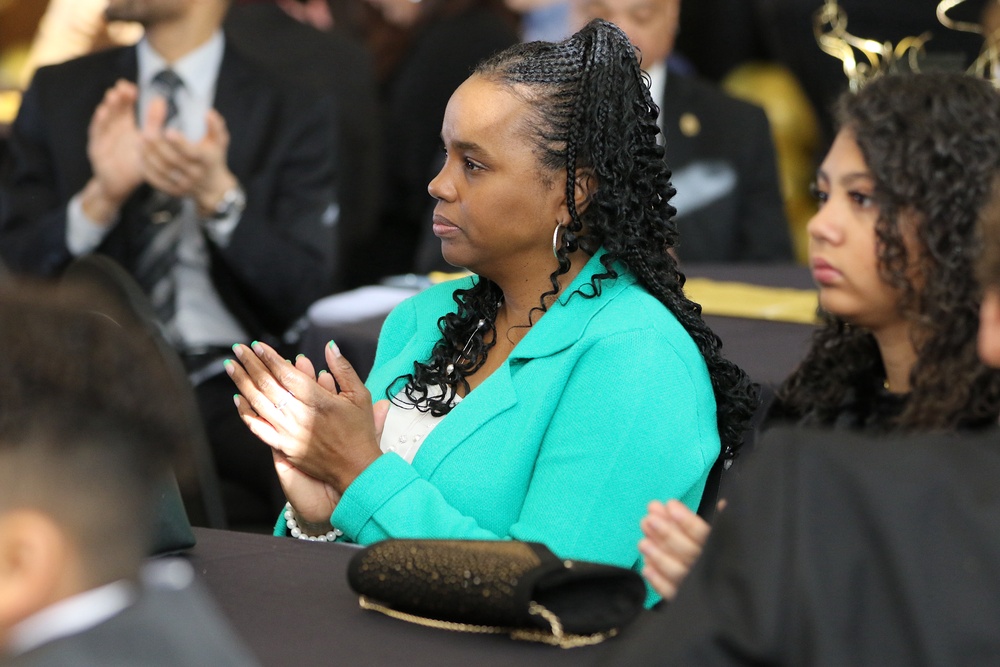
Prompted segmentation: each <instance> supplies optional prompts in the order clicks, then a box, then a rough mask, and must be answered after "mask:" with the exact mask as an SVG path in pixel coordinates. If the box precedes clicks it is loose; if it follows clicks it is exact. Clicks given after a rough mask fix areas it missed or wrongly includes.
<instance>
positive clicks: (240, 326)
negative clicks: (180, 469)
mask: <svg viewBox="0 0 1000 667" xmlns="http://www.w3.org/2000/svg"><path fill="white" fill-rule="evenodd" d="M227 7H228V2H227V0H111V2H110V3H109V6H108V10H107V16H108V18H109V19H115V20H134V21H138V22H140V23H142V24H143V26H144V27H145V31H146V36H145V38H144V39H143V40H142V41H141V42H140V43H139V44H138V45H137V46H135V47H129V48H124V49H115V50H110V51H105V52H101V53H98V54H95V55H91V56H87V57H84V58H79V59H77V60H73V61H70V62H67V63H63V64H61V65H55V66H52V67H47V68H42V69H41V70H39V71H38V72H37V73H36V75H35V78H34V80H33V82H32V84H31V86H30V88H29V89H28V91H27V92H26V93H25V96H24V100H23V103H22V107H21V110H20V113H19V114H18V118H17V120H16V121H15V123H14V126H13V130H12V134H11V137H10V159H9V160H8V165H7V168H6V171H5V174H4V177H3V181H2V184H3V188H2V191H0V199H2V200H3V203H2V204H0V211H2V215H3V217H2V219H0V256H2V258H3V260H4V261H5V262H6V263H7V264H8V266H9V267H10V269H11V270H12V271H14V272H18V273H28V274H34V275H40V276H56V275H58V274H59V273H60V272H61V271H62V269H63V268H64V267H65V266H66V265H67V264H68V263H69V262H70V261H71V260H72V259H73V258H74V257H75V256H78V255H82V254H86V253H90V252H98V253H103V254H106V255H108V256H110V257H111V258H113V259H115V260H117V261H118V262H119V263H121V264H122V265H123V266H124V267H125V268H126V269H127V270H128V271H129V272H130V273H131V274H132V275H133V276H134V277H135V278H136V280H137V281H138V282H139V284H140V285H142V286H143V288H144V289H145V290H146V291H147V293H149V295H150V297H151V300H152V302H153V306H154V308H155V310H156V312H157V314H158V316H159V317H160V320H161V323H162V324H163V326H164V332H165V334H166V335H167V336H168V337H169V338H170V340H171V342H172V343H173V344H174V346H175V347H176V349H177V350H178V352H179V353H180V354H181V357H182V358H183V359H184V361H185V363H186V364H187V366H188V368H189V371H190V372H191V373H192V377H193V381H194V383H195V384H196V385H197V391H198V398H199V404H200V406H201V407H202V413H203V417H204V421H205V424H206V425H207V426H208V427H209V438H210V441H211V442H212V444H213V447H215V451H216V463H217V467H218V469H219V472H220V475H221V476H222V477H223V478H224V479H228V480H231V481H232V482H233V486H232V487H231V488H233V490H234V493H236V494H237V495H236V496H234V497H233V498H232V500H231V501H230V502H229V503H228V504H229V505H230V507H231V508H233V509H234V510H235V509H244V508H249V507H251V506H252V505H253V504H254V503H257V504H259V505H260V506H261V509H260V512H259V513H258V514H257V518H258V519H260V520H263V517H264V516H269V515H270V514H271V513H273V511H274V507H273V506H274V503H275V501H276V498H274V497H273V496H274V495H276V493H275V492H276V490H277V485H276V482H275V475H274V472H273V466H272V463H271V457H270V454H269V452H268V451H267V450H266V448H263V447H261V446H260V444H259V443H258V442H256V441H255V439H254V438H252V436H248V434H247V429H246V428H245V427H244V426H243V425H242V424H241V423H240V422H239V419H238V418H237V417H236V412H235V410H234V409H233V407H232V405H231V396H232V387H231V386H230V383H229V381H228V378H227V377H226V376H225V374H224V373H221V360H222V357H223V356H224V354H225V353H227V352H228V350H229V346H230V345H232V344H233V343H234V342H237V341H244V342H246V341H250V340H254V339H261V340H272V341H275V342H282V341H285V340H288V338H289V336H291V335H292V333H293V332H294V330H293V325H294V324H295V323H296V321H297V320H298V319H299V318H300V317H301V316H302V315H303V313H304V312H305V310H306V308H307V306H308V305H309V304H310V303H312V302H313V301H314V300H316V299H317V298H319V297H320V296H323V295H325V294H327V293H328V292H329V291H330V289H331V275H332V273H333V256H334V252H335V249H334V235H335V225H336V222H337V205H336V201H335V195H334V190H335V183H334V175H333V164H334V154H333V144H334V139H333V131H332V129H331V127H330V123H329V113H328V112H327V107H326V105H325V104H323V103H321V102H320V101H318V100H314V99H313V98H312V97H310V96H307V95H304V94H300V93H298V92H295V91H294V90H293V89H291V88H289V87H287V86H285V85H284V84H281V83H279V82H277V81H275V80H273V79H270V78H269V77H267V76H266V75H264V74H263V73H262V72H261V70H259V69H257V68H256V67H254V66H253V65H251V64H250V63H248V62H247V61H246V60H244V59H243V58H242V57H240V56H239V55H238V54H236V53H235V52H234V51H233V50H232V49H230V48H228V47H227V46H226V45H225V38H224V37H223V34H222V32H221V31H220V30H219V26H220V24H221V22H222V19H223V16H224V14H225V12H226V9H227ZM279 505H280V503H279ZM264 508H266V509H264Z"/></svg>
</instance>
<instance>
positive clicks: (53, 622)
mask: <svg viewBox="0 0 1000 667" xmlns="http://www.w3.org/2000/svg"><path fill="white" fill-rule="evenodd" d="M136 597H137V594H136V589H135V586H134V585H133V584H132V583H131V582H128V581H125V580H121V581H114V582H112V583H110V584H106V585H104V586H99V587H98V588H93V589H91V590H89V591H86V592H83V593H80V594H78V595H74V596H72V597H69V598H66V599H65V600H60V601H59V602H56V603H55V604H53V605H50V606H48V607H46V608H45V609H43V610H41V611H40V612H38V613H36V614H33V615H32V616H29V617H28V618H26V619H24V620H23V621H21V622H20V623H18V624H17V625H15V626H14V627H12V628H11V629H10V635H9V642H8V645H7V651H8V652H9V654H10V655H20V654H22V653H27V652H28V651H31V650H33V649H35V648H38V647H39V646H41V645H43V644H47V643H49V642H52V641H55V640H56V639H60V638H62V637H67V636H69V635H75V634H79V633H81V632H84V631H86V630H89V629H91V628H93V627H95V626H97V625H100V624H101V623H103V622H105V621H106V620H108V619H109V618H111V617H112V616H115V615H116V614H119V613H120V612H121V611H123V610H124V609H125V608H126V607H128V606H129V605H131V604H132V603H133V602H135V600H136Z"/></svg>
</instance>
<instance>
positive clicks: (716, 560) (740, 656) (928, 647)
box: [607, 430, 1000, 667]
mask: <svg viewBox="0 0 1000 667" xmlns="http://www.w3.org/2000/svg"><path fill="white" fill-rule="evenodd" d="M998 438H1000V434H998V433H997V431H996V430H992V431H989V432H987V433H983V434H979V435H976V436H954V435H951V436H948V435H938V436H921V437H917V436H913V437H906V438H868V437H862V436H858V435H851V434H847V433H845V432H840V431H828V432H819V431H806V430H796V431H785V430H776V431H773V432H771V433H769V434H768V435H767V436H766V438H765V442H764V443H763V445H762V447H761V451H760V452H758V453H757V454H756V455H755V457H756V458H755V459H754V460H753V461H752V462H751V464H750V467H749V468H748V469H747V471H746V472H745V474H744V476H743V477H742V478H740V479H739V480H738V483H737V489H736V491H735V492H734V493H733V494H732V496H731V498H730V506H729V507H728V508H727V509H726V511H725V512H722V513H721V514H720V515H719V518H718V519H717V521H716V524H715V527H714V529H713V531H712V534H711V535H710V537H709V539H708V542H707V543H706V545H705V551H704V553H703V554H702V556H701V558H700V560H699V561H698V562H697V563H696V564H695V566H694V568H693V569H692V571H691V574H690V575H689V577H688V579H687V580H686V581H685V583H684V585H683V586H682V587H681V589H680V591H679V593H678V595H677V597H676V599H675V600H674V601H673V602H672V603H671V604H670V605H669V606H667V607H665V608H663V610H662V611H661V612H658V613H655V614H648V615H646V616H644V617H642V618H641V619H640V621H639V622H638V623H637V624H636V625H634V626H632V627H630V628H628V629H627V631H626V632H625V633H624V634H623V636H622V637H621V638H620V639H617V640H616V642H618V649H617V650H616V651H615V652H614V653H613V654H612V655H611V656H609V657H610V659H609V660H608V662H607V664H609V665H635V666H637V667H641V666H643V665H830V666H831V667H833V666H836V667H840V666H842V665H879V666H887V665H888V666H893V665H900V666H902V665H906V666H914V665H969V666H973V665H977V666H978V665H988V664H996V662H997V658H998V656H1000V635H998V634H997V632H996V628H997V627H1000V486H998V485H997V483H996V480H997V478H998V477H1000V447H998V444H1000V443H998Z"/></svg>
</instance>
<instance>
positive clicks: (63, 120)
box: [0, 47, 334, 337]
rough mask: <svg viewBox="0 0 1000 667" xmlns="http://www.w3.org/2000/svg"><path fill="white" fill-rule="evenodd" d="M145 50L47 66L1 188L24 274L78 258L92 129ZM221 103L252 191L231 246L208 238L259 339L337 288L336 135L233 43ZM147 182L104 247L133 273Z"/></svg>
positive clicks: (320, 110)
mask: <svg viewBox="0 0 1000 667" xmlns="http://www.w3.org/2000/svg"><path fill="white" fill-rule="evenodd" d="M136 73H137V59H136V52H135V47H127V48H120V49H112V50H109V51H104V52H100V53H97V54H94V55H90V56H85V57H83V58H78V59H76V60H72V61H69V62H67V63H63V64H60V65H54V66H51V67H45V68H42V69H40V70H39V71H38V72H37V73H36V74H35V78H34V80H33V81H32V83H31V86H30V87H29V89H28V90H27V92H26V93H25V95H24V99H23V102H22V106H21V109H20V113H19V114H18V117H17V120H16V121H15V122H14V125H13V129H12V133H11V136H10V160H9V164H8V166H7V169H6V173H5V175H4V178H3V181H2V183H3V188H2V191H0V197H2V199H4V200H5V202H4V204H3V205H0V212H2V218H0V255H2V256H3V259H4V260H5V261H6V262H7V263H8V265H9V266H10V268H11V269H12V270H13V271H16V272H22V273H29V274H33V275H39V276H55V275H57V274H59V272H60V271H61V270H62V269H63V268H64V267H65V266H66V265H67V263H68V262H69V261H70V260H71V259H72V256H71V255H70V252H69V250H68V249H67V247H66V243H65V238H66V205H67V203H68V201H69V200H70V199H71V198H72V197H73V196H74V195H75V194H76V193H78V192H79V191H80V190H81V189H82V188H83V186H84V185H85V184H86V183H87V181H88V180H89V179H90V177H91V175H92V171H91V167H90V161H89V159H88V158H87V128H88V126H89V123H90V118H91V116H92V114H93V112H94V109H95V108H96V107H97V105H98V103H99V102H100V101H101V98H102V97H103V95H104V92H105V90H107V89H108V88H109V87H111V86H112V85H114V83H115V81H116V80H118V79H127V80H130V81H135V79H136ZM215 108H216V109H217V110H218V111H219V112H220V113H221V114H222V116H223V117H224V118H225V120H226V125H227V126H228V129H229V133H230V136H231V137H232V139H231V141H230V145H229V153H228V163H229V168H230V169H231V170H232V172H233V173H234V174H235V175H236V178H237V179H239V181H240V183H241V184H242V186H243V188H244V190H245V191H246V194H247V206H246V210H245V211H244V213H243V215H242V216H241V218H240V222H239V225H238V226H237V227H236V230H235V232H234V233H233V235H232V238H231V240H230V243H229V244H228V246H227V247H225V248H220V247H218V246H217V245H215V244H214V243H212V242H211V241H210V240H208V238H207V237H206V243H207V244H208V247H209V252H210V255H211V267H210V272H211V276H212V280H213V282H214V284H215V287H216V289H217V290H218V292H219V294H220V296H221V297H222V299H223V301H224V302H225V303H226V305H227V307H228V308H229V309H230V310H231V311H232V312H233V314H234V315H235V316H236V317H237V318H238V319H239V320H240V321H241V322H242V324H243V325H244V327H245V328H246V329H247V331H248V333H250V334H251V335H252V336H257V337H259V336H261V335H266V334H268V333H270V334H279V333H281V332H283V331H284V330H285V329H286V328H287V327H288V326H289V325H290V324H291V323H292V322H293V321H294V320H296V319H297V318H298V317H299V316H301V315H302V314H303V313H304V312H305V310H306V308H307V307H308V305H309V304H310V303H312V302H313V301H314V300H315V299H317V298H319V297H320V296H322V295H324V294H326V293H328V292H329V289H330V276H331V273H332V270H333V266H332V264H333V254H334V227H333V225H332V220H330V219H329V216H328V215H325V214H326V213H327V212H328V209H330V207H331V205H332V204H333V203H334V194H333V191H334V178H333V163H334V155H333V149H332V146H333V139H332V131H331V129H330V127H329V121H328V119H329V113H328V112H327V108H326V106H325V105H324V104H322V103H321V102H319V101H318V100H315V99H313V98H312V97H310V96H307V95H304V94H301V93H299V92H297V91H294V90H292V89H290V88H288V87H287V86H285V85H282V84H280V83H277V82H275V81H273V80H271V79H269V78H268V77H267V76H266V75H264V74H263V73H262V72H261V71H260V70H259V69H257V68H256V67H254V66H253V65H251V64H249V63H248V62H246V61H245V60H244V59H243V58H242V57H240V56H239V55H238V54H236V53H235V52H234V51H233V50H232V49H230V48H229V47H227V48H226V51H225V55H224V56H223V61H222V65H221V67H220V70H219V77H218V83H217V85H216V97H215ZM149 195H150V188H149V187H148V186H143V187H140V188H139V189H138V190H137V192H135V193H134V194H133V195H132V197H130V198H129V200H128V201H127V202H126V204H125V205H124V207H123V209H122V211H121V216H120V220H119V222H118V223H117V224H116V225H115V226H114V228H113V229H112V230H111V231H110V232H109V233H108V235H107V236H106V237H105V239H104V240H103V242H102V243H101V245H100V246H99V247H98V248H97V252H100V253H104V254H106V255H108V256H110V257H112V258H113V259H115V260H116V261H118V262H119V263H121V264H122V265H123V266H124V267H125V268H126V269H128V270H130V271H132V270H133V268H134V263H135V261H136V259H137V257H138V254H139V251H140V250H141V248H140V247H139V245H138V239H140V238H141V234H140V231H141V227H142V226H144V225H146V224H148V220H147V219H146V216H144V215H143V213H142V208H143V203H144V202H145V199H146V198H147V197H148V196H149Z"/></svg>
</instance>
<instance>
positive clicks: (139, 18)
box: [104, 0, 189, 26]
mask: <svg viewBox="0 0 1000 667" xmlns="http://www.w3.org/2000/svg"><path fill="white" fill-rule="evenodd" d="M188 4H189V0H109V2H108V6H107V9H105V10H104V18H105V19H107V20H108V21H135V22H137V23H141V24H143V25H145V26H149V25H153V24H156V23H159V22H161V21H164V20H171V19H175V18H178V17H180V16H183V15H184V13H185V12H186V10H187V6H188Z"/></svg>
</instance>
